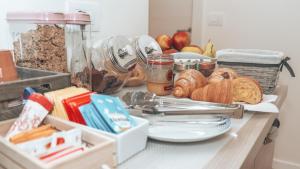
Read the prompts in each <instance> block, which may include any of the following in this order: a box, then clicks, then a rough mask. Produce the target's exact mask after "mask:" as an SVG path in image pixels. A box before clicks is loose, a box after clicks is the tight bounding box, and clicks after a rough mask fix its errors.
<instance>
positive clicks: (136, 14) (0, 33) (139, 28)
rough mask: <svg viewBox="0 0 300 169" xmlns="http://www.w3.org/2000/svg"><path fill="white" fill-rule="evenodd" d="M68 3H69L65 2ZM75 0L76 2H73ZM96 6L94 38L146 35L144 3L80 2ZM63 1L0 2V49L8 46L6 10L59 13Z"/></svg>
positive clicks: (135, 0) (128, 0)
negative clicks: (98, 21)
mask: <svg viewBox="0 0 300 169" xmlns="http://www.w3.org/2000/svg"><path fill="white" fill-rule="evenodd" d="M69 1H72V0H69ZM77 1H78V0H77ZM82 1H93V2H96V3H99V4H100V5H99V6H100V9H99V11H100V12H99V14H98V15H97V17H99V18H100V23H99V24H100V32H98V33H96V34H95V39H97V38H103V37H107V36H111V35H119V34H120V35H126V36H137V35H141V34H148V8H149V5H148V0H122V1H120V0H82ZM65 2H66V0H0V49H1V48H2V49H3V48H8V47H9V46H10V45H9V43H10V35H9V33H8V29H9V26H8V24H7V22H6V20H5V18H6V12H7V11H58V12H63V11H64V9H65Z"/></svg>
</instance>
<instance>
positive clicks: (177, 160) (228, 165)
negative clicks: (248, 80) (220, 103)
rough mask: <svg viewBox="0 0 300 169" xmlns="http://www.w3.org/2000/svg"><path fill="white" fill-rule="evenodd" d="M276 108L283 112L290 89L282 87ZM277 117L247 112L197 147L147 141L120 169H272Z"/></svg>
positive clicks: (273, 114)
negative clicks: (223, 132) (219, 134)
mask: <svg viewBox="0 0 300 169" xmlns="http://www.w3.org/2000/svg"><path fill="white" fill-rule="evenodd" d="M275 94H276V95H278V98H277V100H276V103H275V104H276V106H277V107H278V108H279V109H280V108H281V106H282V104H283V102H284V100H285V98H286V95H287V86H280V87H278V88H277V89H276V92H275ZM277 116H278V114H275V113H259V112H257V113H254V112H247V113H245V114H244V118H243V119H232V129H231V130H230V132H228V133H227V134H224V135H222V136H219V137H217V138H214V139H211V140H208V141H204V142H196V143H180V144H179V143H165V142H158V141H154V140H151V139H150V140H148V142H147V147H146V149H145V150H144V151H142V152H140V153H139V154H137V155H135V156H134V157H132V158H130V159H129V160H127V161H125V162H124V163H122V164H121V165H119V166H118V169H142V168H143V169H184V168H188V169H200V168H204V169H220V168H222V169H239V168H242V169H271V168H272V161H273V152H274V141H272V139H271V138H270V137H271V136H270V134H269V133H270V130H271V129H272V128H273V127H272V126H273V123H274V121H275V119H276V118H277Z"/></svg>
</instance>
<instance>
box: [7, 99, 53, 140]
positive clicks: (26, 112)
mask: <svg viewBox="0 0 300 169" xmlns="http://www.w3.org/2000/svg"><path fill="white" fill-rule="evenodd" d="M52 108H53V104H52V103H51V102H50V101H49V100H48V99H47V98H46V97H45V96H43V95H41V94H38V93H33V94H32V95H30V96H29V98H28V101H27V102H26V104H25V106H24V108H23V111H22V113H21V114H20V116H19V118H18V119H17V120H16V121H15V122H14V124H13V125H12V126H11V128H10V130H9V131H8V133H7V134H6V139H9V138H10V137H12V136H15V135H16V134H19V133H21V132H24V131H29V130H31V129H33V128H37V127H38V126H39V125H40V124H41V122H42V121H43V119H44V118H45V117H46V116H47V114H48V113H49V112H50V111H51V110H52Z"/></svg>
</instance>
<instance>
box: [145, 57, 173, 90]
mask: <svg viewBox="0 0 300 169" xmlns="http://www.w3.org/2000/svg"><path fill="white" fill-rule="evenodd" d="M173 67H174V59H173V57H172V56H171V55H167V54H153V55H149V57H148V58H147V89H148V91H149V92H151V93H155V94H156V95H158V96H166V95H170V94H171V93H172V89H173V82H174V81H173V77H174V74H173Z"/></svg>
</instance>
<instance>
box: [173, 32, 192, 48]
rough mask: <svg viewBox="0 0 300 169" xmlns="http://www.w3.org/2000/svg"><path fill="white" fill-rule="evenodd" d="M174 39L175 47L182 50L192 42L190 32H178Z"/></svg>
mask: <svg viewBox="0 0 300 169" xmlns="http://www.w3.org/2000/svg"><path fill="white" fill-rule="evenodd" d="M172 41H173V46H174V47H175V49H177V50H179V51H180V50H181V49H182V48H184V47H186V46H188V45H190V44H191V36H190V34H189V33H188V32H176V33H175V34H174V35H173V37H172Z"/></svg>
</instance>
